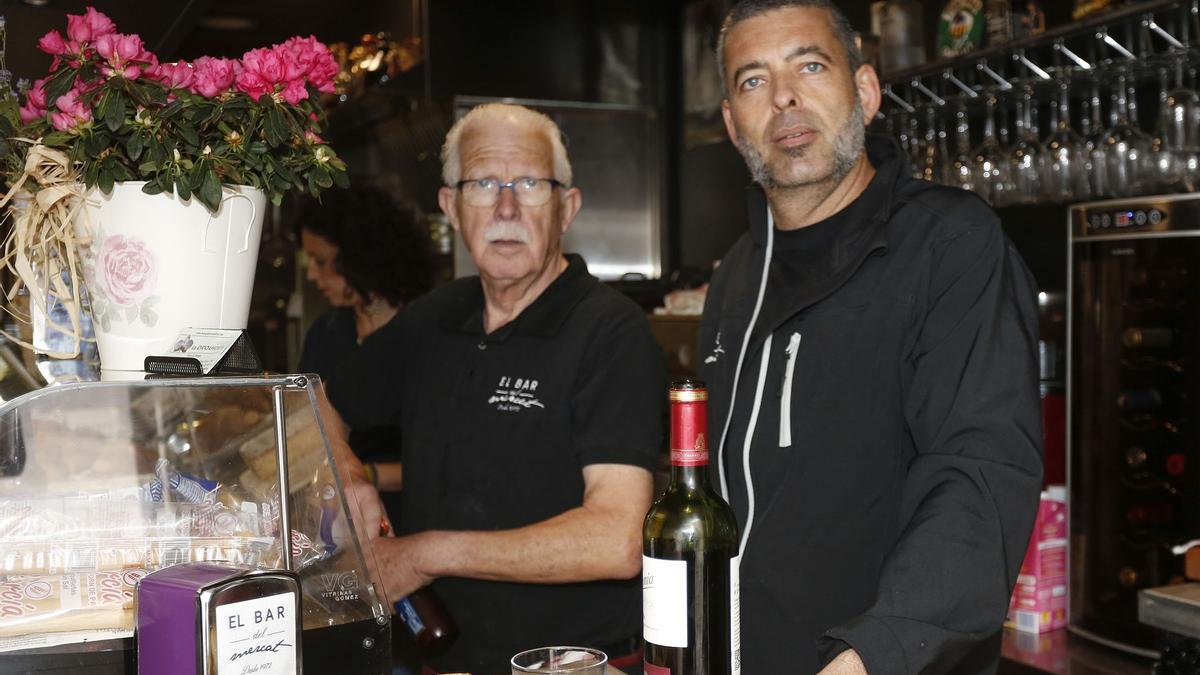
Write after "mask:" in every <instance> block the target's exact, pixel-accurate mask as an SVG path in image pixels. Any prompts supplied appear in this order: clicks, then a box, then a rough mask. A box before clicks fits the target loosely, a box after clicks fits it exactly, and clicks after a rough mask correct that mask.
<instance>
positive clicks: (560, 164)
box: [442, 103, 571, 186]
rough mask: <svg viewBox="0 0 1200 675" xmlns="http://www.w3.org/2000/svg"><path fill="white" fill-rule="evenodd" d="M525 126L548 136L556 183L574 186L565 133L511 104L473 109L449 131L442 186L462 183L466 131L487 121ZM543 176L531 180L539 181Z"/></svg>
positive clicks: (546, 119) (544, 118) (534, 113)
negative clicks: (508, 121)
mask: <svg viewBox="0 0 1200 675" xmlns="http://www.w3.org/2000/svg"><path fill="white" fill-rule="evenodd" d="M504 117H508V118H509V119H511V120H513V121H516V122H519V123H522V124H524V125H526V126H528V127H529V128H530V129H531V130H533V131H540V132H542V133H544V134H546V138H547V139H548V140H549V141H550V147H551V149H552V152H553V153H554V157H553V161H554V179H555V180H557V181H558V182H560V183H562V184H563V185H570V184H571V161H570V160H569V159H567V148H566V146H565V145H563V134H562V130H560V129H559V128H558V125H557V124H555V123H554V120H552V119H550V118H549V117H547V116H546V115H544V114H542V113H540V112H538V111H536V110H531V109H529V108H526V107H525V106H521V105H513V104H511V103H485V104H483V105H479V106H476V107H474V108H472V109H471V110H470V111H469V112H468V113H467V114H466V115H463V116H462V117H460V118H459V119H458V121H457V122H455V123H454V126H452V127H450V131H449V133H447V134H446V142H445V144H444V145H442V182H443V183H445V184H446V185H449V186H452V185H454V184H456V183H458V181H460V180H462V156H461V155H460V154H459V147H458V145H459V141H460V140H461V138H462V135H463V131H464V130H465V129H466V128H467V127H469V126H471V125H472V124H475V123H477V122H480V121H482V120H484V119H489V118H504ZM540 177H541V176H530V178H540Z"/></svg>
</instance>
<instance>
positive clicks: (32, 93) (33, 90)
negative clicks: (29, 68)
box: [27, 77, 49, 109]
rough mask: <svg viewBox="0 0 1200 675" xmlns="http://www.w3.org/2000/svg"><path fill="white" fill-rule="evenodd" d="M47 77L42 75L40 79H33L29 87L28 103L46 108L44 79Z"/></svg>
mask: <svg viewBox="0 0 1200 675" xmlns="http://www.w3.org/2000/svg"><path fill="white" fill-rule="evenodd" d="M47 79H49V78H45V77H43V78H42V79H40V80H34V82H33V86H32V87H30V88H29V93H28V94H27V96H28V97H29V98H28V100H29V103H31V104H33V105H34V107H37V108H42V109H45V108H46V80H47Z"/></svg>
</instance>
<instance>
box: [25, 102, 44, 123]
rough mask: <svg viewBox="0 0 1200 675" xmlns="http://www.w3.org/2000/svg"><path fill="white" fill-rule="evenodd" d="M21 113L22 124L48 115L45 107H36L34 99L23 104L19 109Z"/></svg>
mask: <svg viewBox="0 0 1200 675" xmlns="http://www.w3.org/2000/svg"><path fill="white" fill-rule="evenodd" d="M18 112H19V113H20V115H21V124H29V123H30V122H34V121H37V120H40V119H42V117H44V116H45V115H46V109H45V108H35V107H34V106H33V102H32V101H26V102H25V105H23V106H21V108H20V110H19V111H18Z"/></svg>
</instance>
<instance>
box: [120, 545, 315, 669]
mask: <svg viewBox="0 0 1200 675" xmlns="http://www.w3.org/2000/svg"><path fill="white" fill-rule="evenodd" d="M137 597H138V604H137V652H138V673H139V675H160V674H161V675H230V674H234V675H240V674H241V673H260V672H264V673H271V674H272V675H300V673H301V672H302V667H301V657H300V654H301V651H300V635H301V631H302V626H301V616H302V614H301V608H300V597H301V592H300V582H299V581H298V580H297V578H296V575H294V574H292V573H291V572H285V571H283V570H272V571H264V570H252V569H249V568H246V567H242V566H238V565H230V564H225V563H212V562H205V563H185V564H182V565H175V566H174V567H167V568H164V569H161V570H158V571H156V572H153V573H151V574H149V575H147V576H146V577H145V578H144V579H142V580H141V582H140V583H139V584H138V592H137Z"/></svg>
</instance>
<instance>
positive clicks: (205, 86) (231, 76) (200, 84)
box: [191, 56, 239, 98]
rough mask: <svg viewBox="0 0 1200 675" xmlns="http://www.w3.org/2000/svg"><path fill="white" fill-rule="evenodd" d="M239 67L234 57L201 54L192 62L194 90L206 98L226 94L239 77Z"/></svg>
mask: <svg viewBox="0 0 1200 675" xmlns="http://www.w3.org/2000/svg"><path fill="white" fill-rule="evenodd" d="M238 67H239V66H238V64H237V62H236V61H234V60H232V59H214V58H213V57H211V56H201V57H200V58H198V59H196V60H195V61H193V62H192V85H191V88H192V92H193V93H196V94H200V95H201V96H203V97H205V98H214V97H216V96H220V95H221V94H224V93H225V92H227V91H229V88H230V87H232V86H233V83H234V81H235V80H236V79H237V76H238Z"/></svg>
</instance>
